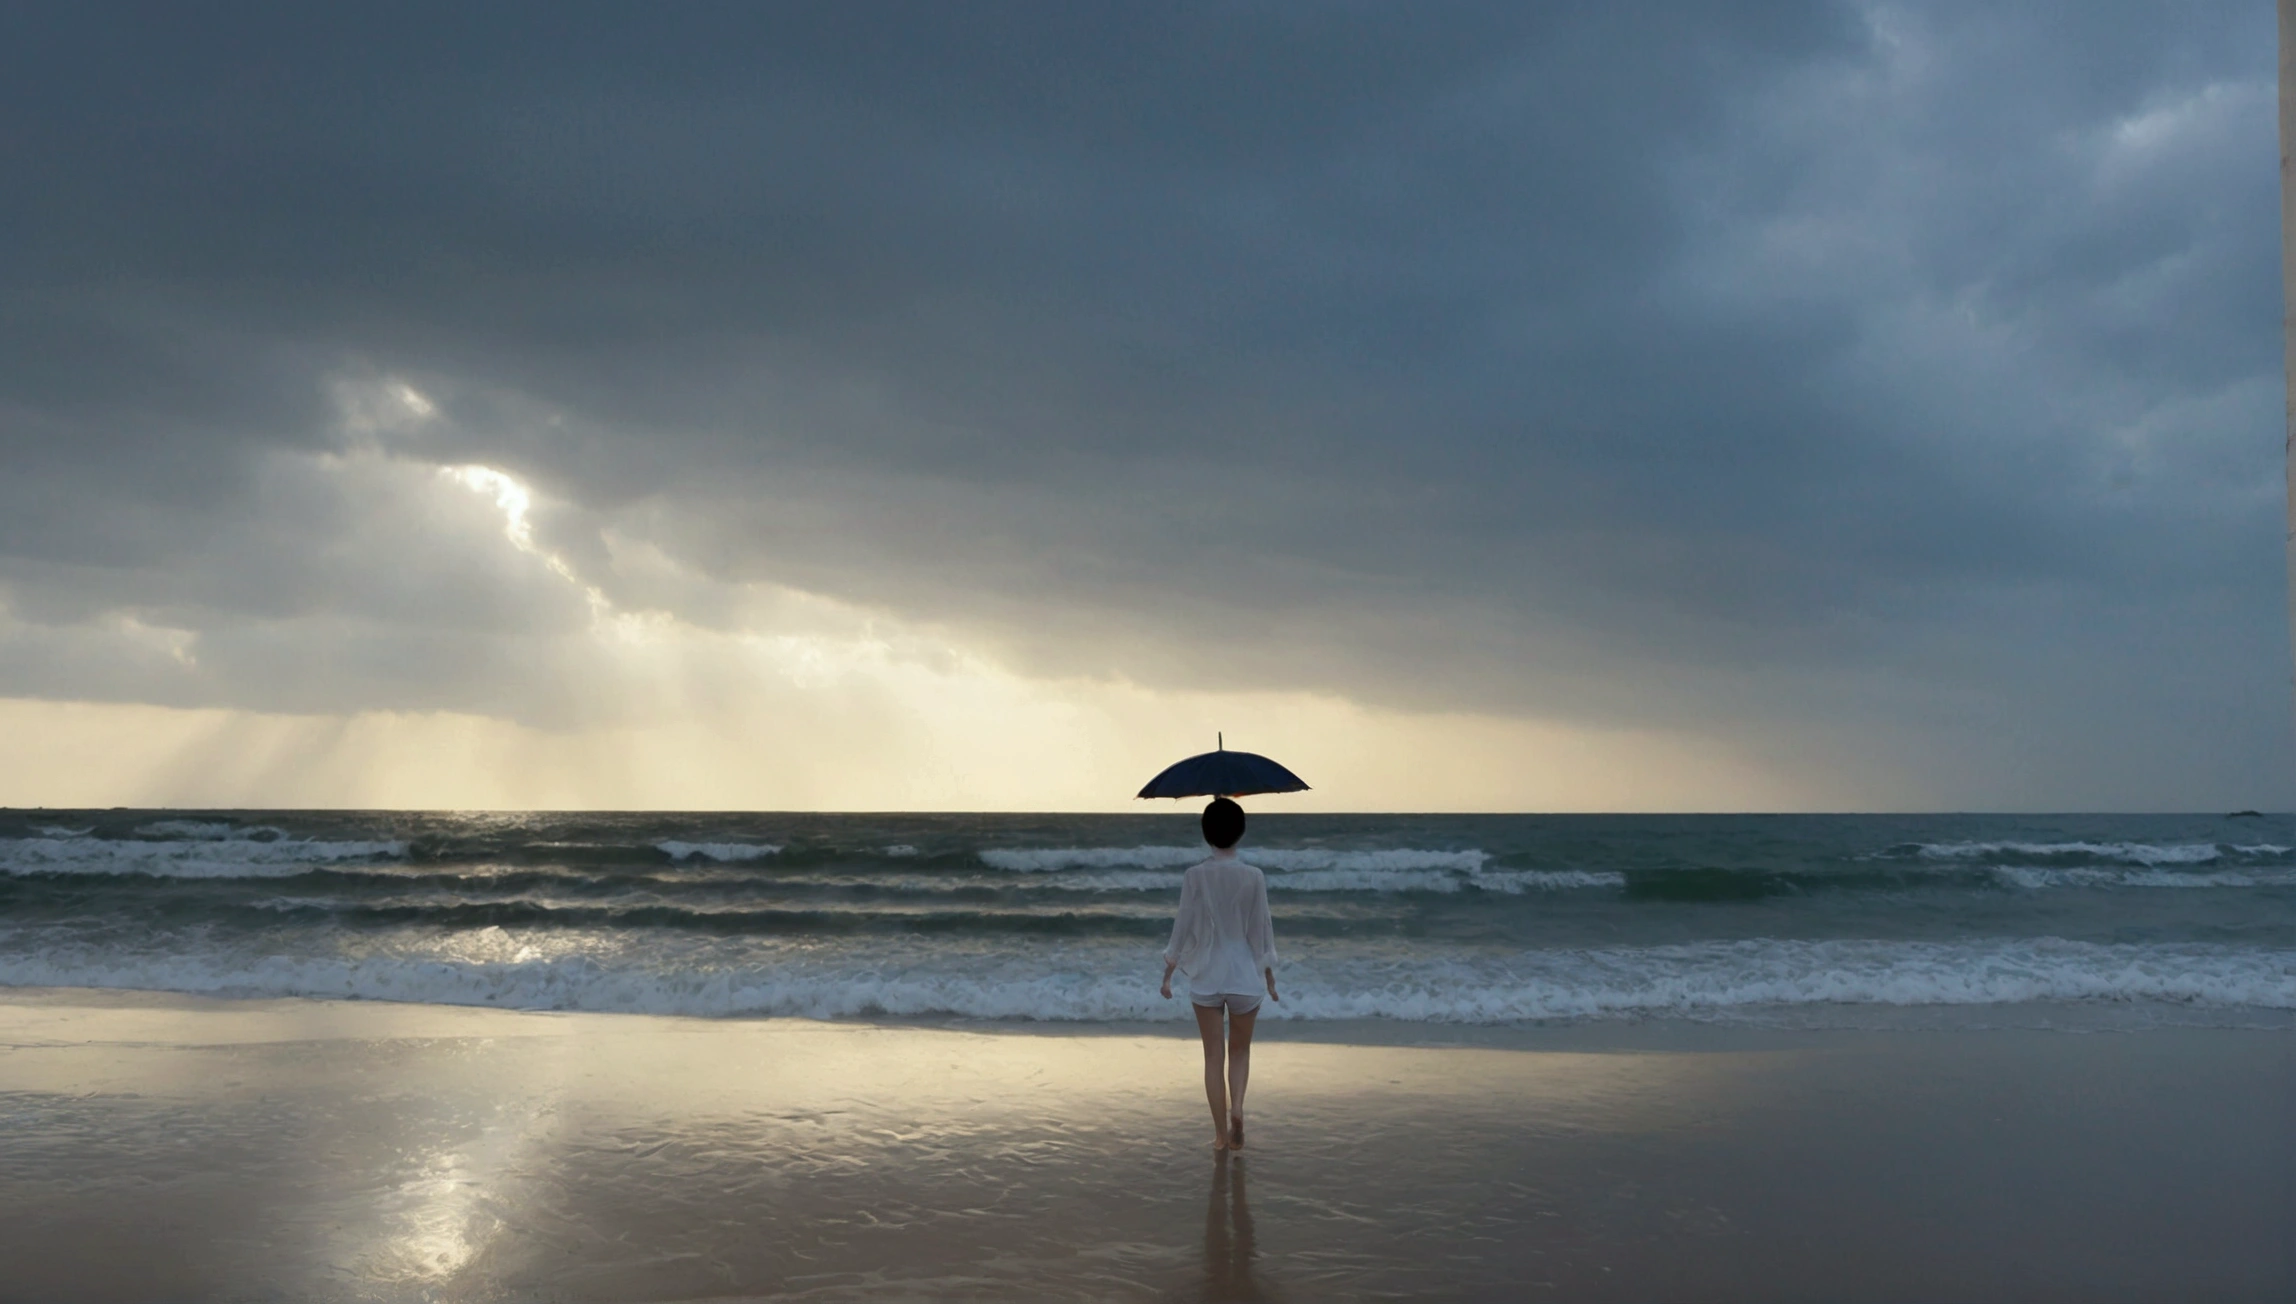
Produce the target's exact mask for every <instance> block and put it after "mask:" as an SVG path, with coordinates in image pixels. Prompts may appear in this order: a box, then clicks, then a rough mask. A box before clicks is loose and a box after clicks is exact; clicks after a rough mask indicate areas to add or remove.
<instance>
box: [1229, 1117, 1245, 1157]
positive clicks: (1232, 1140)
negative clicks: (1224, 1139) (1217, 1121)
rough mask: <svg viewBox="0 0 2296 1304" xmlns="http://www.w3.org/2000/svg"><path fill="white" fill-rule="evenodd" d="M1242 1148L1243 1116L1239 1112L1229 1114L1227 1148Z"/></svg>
mask: <svg viewBox="0 0 2296 1304" xmlns="http://www.w3.org/2000/svg"><path fill="white" fill-rule="evenodd" d="M1243 1148H1244V1116H1243V1115H1241V1114H1230V1115H1228V1149H1230V1150H1241V1149H1243Z"/></svg>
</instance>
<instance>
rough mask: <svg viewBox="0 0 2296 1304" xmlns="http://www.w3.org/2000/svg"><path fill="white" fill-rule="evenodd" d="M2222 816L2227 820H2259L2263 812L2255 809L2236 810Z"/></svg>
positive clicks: (2262, 816)
mask: <svg viewBox="0 0 2296 1304" xmlns="http://www.w3.org/2000/svg"><path fill="white" fill-rule="evenodd" d="M2224 818H2226V819H2228V820H2260V819H2263V818H2264V812H2262V811H2256V810H2236V811H2234V812H2232V813H2231V814H2230V815H2227V816H2225V817H2224Z"/></svg>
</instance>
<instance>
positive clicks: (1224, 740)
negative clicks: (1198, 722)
mask: <svg viewBox="0 0 2296 1304" xmlns="http://www.w3.org/2000/svg"><path fill="white" fill-rule="evenodd" d="M1212 736H1213V737H1214V738H1217V739H1219V740H1220V750H1221V751H1223V752H1224V751H1226V750H1228V736H1227V735H1226V734H1224V733H1216V734H1213V735H1212Z"/></svg>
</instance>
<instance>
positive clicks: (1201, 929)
mask: <svg viewBox="0 0 2296 1304" xmlns="http://www.w3.org/2000/svg"><path fill="white" fill-rule="evenodd" d="M1165 958H1167V959H1169V960H1171V961H1173V962H1174V964H1175V965H1176V966H1177V967H1178V968H1179V969H1181V970H1182V971H1183V972H1185V973H1186V974H1187V975H1188V987H1189V989H1190V990H1191V991H1193V992H1199V993H1203V994H1205V995H1211V994H1215V993H1223V992H1232V993H1236V994H1239V995H1246V994H1251V993H1256V992H1258V991H1259V990H1260V986H1261V972H1262V971H1263V970H1267V969H1273V968H1274V967H1275V963H1276V939H1275V927H1274V923H1273V921H1272V920H1271V919H1270V918H1269V916H1268V882H1267V876H1266V875H1265V874H1262V873H1261V872H1260V871H1259V869H1258V868H1257V867H1256V866H1252V865H1247V864H1245V863H1244V862H1243V861H1242V860H1241V859H1239V858H1238V857H1237V856H1236V853H1235V852H1233V851H1222V852H1218V853H1216V854H1214V855H1213V856H1212V857H1211V858H1210V859H1209V860H1206V861H1204V862H1203V863H1201V864H1199V865H1196V866H1194V867H1193V868H1191V869H1190V870H1189V871H1188V873H1187V876H1186V877H1185V878H1184V879H1182V880H1181V884H1180V910H1179V913H1178V915H1177V916H1176V917H1175V918H1174V919H1173V921H1172V944H1171V945H1170V946H1169V947H1167V948H1166V949H1165Z"/></svg>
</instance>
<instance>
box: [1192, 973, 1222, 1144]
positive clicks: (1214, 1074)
mask: <svg viewBox="0 0 2296 1304" xmlns="http://www.w3.org/2000/svg"><path fill="white" fill-rule="evenodd" d="M1192 1008H1193V1009H1194V1010H1195V1011H1196V1031H1197V1032H1198V1033H1199V1034H1200V1035H1202V1037H1203V1038H1204V1100H1205V1103H1207V1104H1209V1105H1210V1106H1211V1107H1212V1148H1213V1149H1214V1150H1225V1149H1227V1148H1228V1083H1227V1074H1226V1072H1225V1067H1226V1066H1225V1065H1224V1064H1223V1063H1222V1058H1223V1055H1224V1053H1225V1047H1224V1046H1223V1045H1222V1043H1223V1041H1224V1040H1225V1039H1224V1038H1223V1037H1222V1036H1221V1032H1222V1029H1221V1027H1220V1016H1221V1015H1222V1014H1223V1013H1225V1011H1223V1010H1222V1009H1221V1008H1220V1007H1219V1006H1217V1005H1197V1006H1193V1007H1192Z"/></svg>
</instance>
